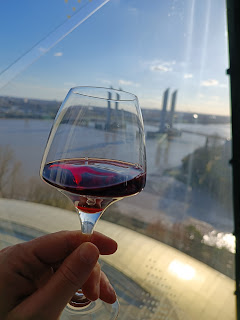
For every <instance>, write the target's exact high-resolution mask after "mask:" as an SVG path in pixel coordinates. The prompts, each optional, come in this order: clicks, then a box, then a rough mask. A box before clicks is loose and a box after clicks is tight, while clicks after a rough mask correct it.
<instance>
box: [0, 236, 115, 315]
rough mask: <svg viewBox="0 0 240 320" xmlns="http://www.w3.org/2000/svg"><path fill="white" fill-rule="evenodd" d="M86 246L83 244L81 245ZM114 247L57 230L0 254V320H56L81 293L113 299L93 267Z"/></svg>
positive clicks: (112, 243)
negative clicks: (72, 299) (74, 297)
mask: <svg viewBox="0 0 240 320" xmlns="http://www.w3.org/2000/svg"><path fill="white" fill-rule="evenodd" d="M86 241H88V242H86ZM116 250H117V243H116V242H115V241H114V240H112V239H110V238H108V237H106V236H104V235H102V234H100V233H98V232H94V233H93V235H91V236H86V235H84V234H82V233H81V232H80V231H61V232H57V233H53V234H49V235H46V236H43V237H40V238H37V239H34V240H31V241H29V242H25V243H20V244H17V245H15V246H11V247H7V248H5V249H3V250H2V251H0V319H1V320H5V319H6V320H30V319H31V320H40V319H41V320H42V319H44V320H50V319H51V320H56V319H58V317H59V316H60V314H61V312H62V311H63V309H64V307H65V306H66V304H67V303H68V302H69V301H70V299H71V297H72V296H73V295H74V293H75V292H76V291H77V290H78V289H79V288H82V290H83V293H84V294H85V296H86V297H87V298H88V299H90V300H96V299H98V298H100V299H102V300H103V301H105V302H107V303H114V302H115V300H116V294H115V292H114V290H113V288H112V286H111V285H110V283H109V281H108V279H107V277H106V276H105V274H104V273H103V272H102V271H101V268H100V265H99V263H98V262H97V261H98V257H99V254H107V255H108V254H112V253H114V252H115V251H116Z"/></svg>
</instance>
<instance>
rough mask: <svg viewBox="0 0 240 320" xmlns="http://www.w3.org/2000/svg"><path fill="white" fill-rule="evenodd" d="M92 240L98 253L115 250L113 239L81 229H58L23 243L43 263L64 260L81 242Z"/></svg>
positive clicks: (115, 244) (115, 245) (106, 253)
mask: <svg viewBox="0 0 240 320" xmlns="http://www.w3.org/2000/svg"><path fill="white" fill-rule="evenodd" d="M86 241H89V242H92V243H93V244H95V245H96V247H97V248H98V250H99V252H100V254H105V255H108V254H112V253H114V252H115V251H116V250H117V243H116V241H114V240H113V239H111V238H109V237H107V236H105V235H103V234H101V233H99V232H94V233H93V234H92V235H90V236H89V235H85V234H82V233H81V231H60V232H56V233H52V234H48V235H46V236H42V237H40V238H37V239H34V240H31V241H29V242H28V243H25V245H26V246H27V247H28V249H30V250H31V251H32V253H33V254H34V255H35V256H36V257H37V258H38V259H39V260H40V261H41V262H43V263H45V264H54V263H57V262H59V261H62V260H64V259H65V258H66V257H67V256H68V255H69V254H71V253H72V252H73V251H74V250H75V249H76V248H77V247H78V246H80V245H81V244H82V243H83V242H86Z"/></svg>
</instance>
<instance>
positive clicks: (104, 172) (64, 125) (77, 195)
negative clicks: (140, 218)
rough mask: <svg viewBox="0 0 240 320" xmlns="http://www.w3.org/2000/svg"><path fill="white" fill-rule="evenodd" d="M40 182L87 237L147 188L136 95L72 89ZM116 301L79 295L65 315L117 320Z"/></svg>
mask: <svg viewBox="0 0 240 320" xmlns="http://www.w3.org/2000/svg"><path fill="white" fill-rule="evenodd" d="M40 175H41V178H42V179H43V180H44V181H45V182H47V183H48V184H50V185H52V186H54V187H55V188H57V189H58V190H59V191H60V192H62V193H63V194H64V195H65V196H67V197H68V198H69V199H70V200H71V201H72V203H73V205H74V206H75V208H76V210H77V212H78V214H79V218H80V223H81V230H82V232H83V233H84V234H87V235H90V234H91V233H92V232H93V229H94V226H95V225H96V222H97V221H98V220H99V218H100V217H101V215H102V214H103V212H104V211H105V210H106V208H107V207H109V206H110V205H111V204H113V203H114V202H116V201H118V200H120V199H123V198H125V197H129V196H133V195H136V194H137V193H139V192H140V191H141V190H142V189H143V188H144V186H145V182H146V152H145V137H144V128H143V120H142V115H141V110H140V107H139V104H138V99H137V97H136V96H135V95H134V94H131V93H128V92H124V91H122V90H115V89H109V88H101V87H76V88H72V89H70V91H69V92H68V94H67V96H66V98H65V100H64V101H63V103H62V105H61V107H60V109H59V111H58V113H57V115H56V118H55V121H54V124H53V127H52V129H51V132H50V135H49V138H48V142H47V145H46V148H45V152H44V155H43V160H42V164H41V168H40ZM118 306H119V305H118V301H116V302H115V303H114V304H112V305H110V304H107V303H104V302H103V301H101V300H100V299H98V300H97V301H94V302H92V301H89V300H88V299H86V297H85V296H84V295H83V293H82V291H81V289H79V290H78V292H76V294H75V295H74V297H73V298H72V300H71V301H70V302H69V303H68V305H67V307H66V308H67V309H68V311H69V312H71V313H72V314H76V315H79V317H80V315H81V316H82V317H80V318H81V319H105V320H112V319H116V318H117V315H118Z"/></svg>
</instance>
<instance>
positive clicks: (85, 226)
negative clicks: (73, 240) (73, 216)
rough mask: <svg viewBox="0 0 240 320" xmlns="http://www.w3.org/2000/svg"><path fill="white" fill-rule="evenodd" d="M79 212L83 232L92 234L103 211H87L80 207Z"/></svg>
mask: <svg viewBox="0 0 240 320" xmlns="http://www.w3.org/2000/svg"><path fill="white" fill-rule="evenodd" d="M78 214H79V218H80V223H81V230H82V233H84V234H89V235H90V234H92V233H93V229H94V227H95V225H96V223H97V221H98V219H99V218H100V217H101V215H102V211H99V212H97V213H85V212H82V211H80V210H79V209H78Z"/></svg>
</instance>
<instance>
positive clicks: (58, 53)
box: [54, 52, 63, 57]
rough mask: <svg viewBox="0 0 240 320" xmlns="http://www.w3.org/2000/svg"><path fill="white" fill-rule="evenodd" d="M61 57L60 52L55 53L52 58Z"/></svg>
mask: <svg viewBox="0 0 240 320" xmlns="http://www.w3.org/2000/svg"><path fill="white" fill-rule="evenodd" d="M62 55H63V53H62V52H55V53H54V57H61V56H62Z"/></svg>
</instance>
